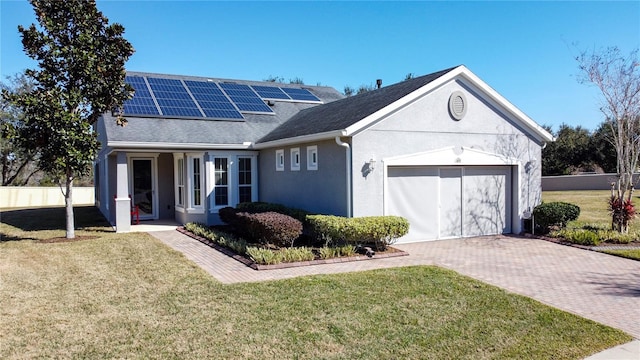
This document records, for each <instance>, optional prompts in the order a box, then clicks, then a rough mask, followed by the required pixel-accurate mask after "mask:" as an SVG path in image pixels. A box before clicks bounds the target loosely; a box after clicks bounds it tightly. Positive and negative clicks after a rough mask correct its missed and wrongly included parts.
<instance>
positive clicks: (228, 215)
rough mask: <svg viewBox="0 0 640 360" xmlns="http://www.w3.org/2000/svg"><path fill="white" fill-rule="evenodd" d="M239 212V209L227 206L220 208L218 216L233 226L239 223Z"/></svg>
mask: <svg viewBox="0 0 640 360" xmlns="http://www.w3.org/2000/svg"><path fill="white" fill-rule="evenodd" d="M237 213H238V211H237V210H236V209H234V208H232V207H231V206H227V207H224V208H222V209H220V210H218V216H219V217H220V220H222V221H223V222H224V223H226V224H228V225H232V226H235V225H237V222H238V217H237V216H236V214H237Z"/></svg>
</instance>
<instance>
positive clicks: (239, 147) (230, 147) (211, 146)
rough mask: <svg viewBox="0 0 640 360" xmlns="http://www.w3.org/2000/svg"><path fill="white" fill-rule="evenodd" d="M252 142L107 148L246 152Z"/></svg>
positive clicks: (133, 144)
mask: <svg viewBox="0 0 640 360" xmlns="http://www.w3.org/2000/svg"><path fill="white" fill-rule="evenodd" d="M252 145H253V143H252V142H243V143H241V144H206V143H168V142H139V141H109V142H107V146H108V147H110V148H112V149H123V148H124V149H140V150H142V149H144V150H152V149H163V150H167V149H170V150H207V149H225V150H246V149H251V148H252Z"/></svg>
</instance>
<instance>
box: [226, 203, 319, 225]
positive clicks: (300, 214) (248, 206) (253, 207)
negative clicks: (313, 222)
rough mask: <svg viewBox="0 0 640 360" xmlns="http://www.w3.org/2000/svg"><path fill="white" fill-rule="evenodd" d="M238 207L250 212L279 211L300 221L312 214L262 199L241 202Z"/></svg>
mask: <svg viewBox="0 0 640 360" xmlns="http://www.w3.org/2000/svg"><path fill="white" fill-rule="evenodd" d="M236 209H237V210H238V211H239V212H247V213H250V214H258V213H265V212H277V213H280V214H284V215H288V216H291V217H292V218H294V219H297V220H298V221H300V222H305V221H306V217H307V215H309V214H311V213H310V212H308V211H305V210H302V209H296V208H290V207H287V206H284V205H282V204H274V203H267V202H260V201H256V202H244V203H240V204H238V205H237V206H236Z"/></svg>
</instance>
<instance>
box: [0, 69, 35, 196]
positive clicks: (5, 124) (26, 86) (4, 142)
mask: <svg viewBox="0 0 640 360" xmlns="http://www.w3.org/2000/svg"><path fill="white" fill-rule="evenodd" d="M7 80H8V82H7V83H4V82H3V83H0V89H2V91H3V92H7V93H11V94H22V93H26V92H29V91H31V90H32V89H33V87H34V85H33V82H32V81H30V79H29V78H27V77H26V76H25V75H24V74H19V75H15V76H13V77H7ZM23 126H24V113H23V111H22V109H20V108H19V107H17V106H14V105H13V104H12V103H11V102H10V101H9V99H8V98H6V97H5V96H3V97H2V98H1V99H0V133H1V136H0V156H1V157H2V158H1V159H0V163H1V164H0V165H1V166H2V186H9V185H13V186H20V185H26V184H27V183H28V182H29V180H30V179H31V177H32V176H33V175H34V174H35V173H36V172H37V171H38V168H37V167H36V164H35V161H34V160H35V157H36V156H37V152H35V151H34V149H32V148H30V147H27V148H22V147H21V146H20V145H19V143H18V141H17V139H16V137H15V135H16V134H17V133H18V132H20V131H21V129H22V127H23Z"/></svg>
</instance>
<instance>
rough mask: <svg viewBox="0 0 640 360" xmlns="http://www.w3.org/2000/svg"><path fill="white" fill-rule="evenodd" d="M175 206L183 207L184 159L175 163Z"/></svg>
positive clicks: (179, 159)
mask: <svg viewBox="0 0 640 360" xmlns="http://www.w3.org/2000/svg"><path fill="white" fill-rule="evenodd" d="M176 188H177V191H176V205H177V206H183V207H184V158H178V160H177V161H176Z"/></svg>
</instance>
